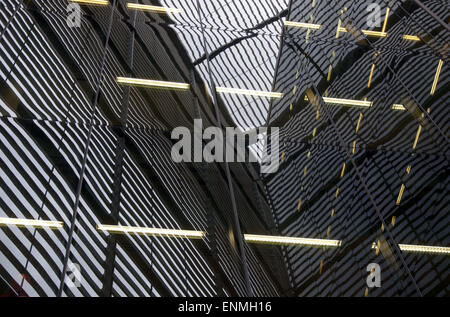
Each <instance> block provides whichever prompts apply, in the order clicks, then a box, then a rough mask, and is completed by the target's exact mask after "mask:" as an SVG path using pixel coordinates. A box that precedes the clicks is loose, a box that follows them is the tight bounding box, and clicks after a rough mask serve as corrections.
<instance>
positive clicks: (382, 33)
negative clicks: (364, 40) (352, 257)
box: [338, 27, 388, 37]
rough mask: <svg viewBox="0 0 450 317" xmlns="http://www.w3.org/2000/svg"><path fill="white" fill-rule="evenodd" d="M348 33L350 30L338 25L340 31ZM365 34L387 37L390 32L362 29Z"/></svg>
mask: <svg viewBox="0 0 450 317" xmlns="http://www.w3.org/2000/svg"><path fill="white" fill-rule="evenodd" d="M341 32H342V33H347V32H348V30H347V29H346V28H343V27H338V33H341ZM361 32H362V33H363V34H364V35H367V36H377V37H387V36H388V34H387V33H386V32H379V31H370V30H362V31H361Z"/></svg>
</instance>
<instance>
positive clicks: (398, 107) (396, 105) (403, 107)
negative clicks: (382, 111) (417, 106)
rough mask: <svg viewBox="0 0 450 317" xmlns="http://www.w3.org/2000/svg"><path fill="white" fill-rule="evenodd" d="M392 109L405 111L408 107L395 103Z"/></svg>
mask: <svg viewBox="0 0 450 317" xmlns="http://www.w3.org/2000/svg"><path fill="white" fill-rule="evenodd" d="M392 110H399V111H405V110H406V108H405V106H404V105H399V104H394V105H393V106H392Z"/></svg>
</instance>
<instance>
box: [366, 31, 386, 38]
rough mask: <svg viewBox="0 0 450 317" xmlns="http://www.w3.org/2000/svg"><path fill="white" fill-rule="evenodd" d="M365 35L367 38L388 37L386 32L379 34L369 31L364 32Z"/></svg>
mask: <svg viewBox="0 0 450 317" xmlns="http://www.w3.org/2000/svg"><path fill="white" fill-rule="evenodd" d="M362 32H363V34H364V35H367V36H377V37H386V36H388V34H387V33H386V32H378V31H369V30H362Z"/></svg>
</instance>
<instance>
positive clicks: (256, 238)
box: [244, 234, 342, 247]
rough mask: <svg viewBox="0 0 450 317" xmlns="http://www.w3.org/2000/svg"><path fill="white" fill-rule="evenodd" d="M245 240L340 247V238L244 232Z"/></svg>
mask: <svg viewBox="0 0 450 317" xmlns="http://www.w3.org/2000/svg"><path fill="white" fill-rule="evenodd" d="M244 238H245V241H246V242H248V243H261V244H279V245H280V244H281V245H292V246H318V247H340V246H341V245H342V241H340V240H324V239H308V238H292V237H279V236H261V235H254V234H244Z"/></svg>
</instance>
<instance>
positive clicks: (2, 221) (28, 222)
mask: <svg viewBox="0 0 450 317" xmlns="http://www.w3.org/2000/svg"><path fill="white" fill-rule="evenodd" d="M0 225H3V226H6V225H12V226H19V227H28V226H29V227H38V228H50V229H57V228H62V227H63V226H64V224H63V223H62V222H61V221H48V220H34V219H18V218H0Z"/></svg>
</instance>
